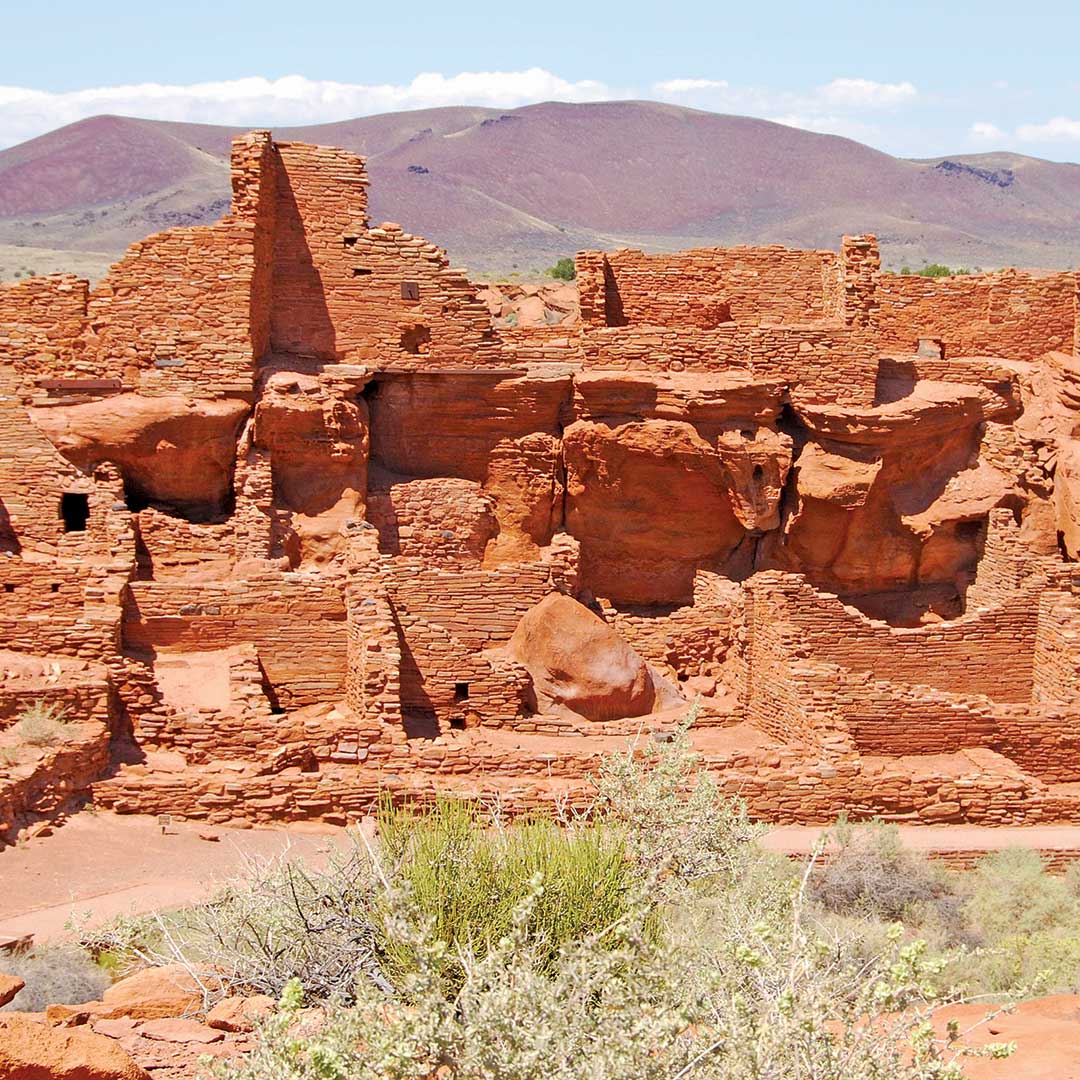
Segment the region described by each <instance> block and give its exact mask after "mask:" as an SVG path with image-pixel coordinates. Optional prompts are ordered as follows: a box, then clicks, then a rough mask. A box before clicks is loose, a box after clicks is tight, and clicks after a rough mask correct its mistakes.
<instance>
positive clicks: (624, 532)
mask: <svg viewBox="0 0 1080 1080" xmlns="http://www.w3.org/2000/svg"><path fill="white" fill-rule="evenodd" d="M563 452H564V455H565V459H566V483H567V496H568V504H567V513H566V525H567V529H568V530H569V532H570V533H571V534H572V535H573V536H575V537H576V538H577V539H578V540H580V541H581V557H582V580H583V581H584V583H585V584H586V586H587V587H588V588H591V589H592V590H593V591H594V592H595V593H597V594H598V595H600V596H609V597H611V598H612V599H616V600H622V601H626V602H629V603H639V604H664V603H673V602H677V601H680V600H685V599H686V598H687V597H688V596H689V595H690V594H691V593H692V591H693V579H694V573H695V572H696V571H697V570H698V569H699V568H704V569H719V568H720V567H722V566H723V565H724V564H725V562H727V560H729V559H730V558H731V557H732V555H734V553H735V551H736V549H737V548H738V547H739V545H740V543H742V541H743V538H744V536H745V530H744V528H743V526H742V523H741V522H740V521H739V519H738V518H737V517H736V516H735V512H734V510H733V509H732V505H731V499H730V497H729V494H728V488H727V473H726V471H725V469H724V468H723V466H722V464H721V462H720V458H719V456H718V455H717V453H716V451H715V450H714V449H713V447H711V446H710V445H709V444H708V443H707V442H705V440H704V439H702V438H701V436H700V435H698V433H697V432H696V431H695V430H694V428H693V427H692V426H691V425H690V424H686V423H681V422H678V421H671V420H645V421H642V422H640V423H630V424H622V425H619V426H618V427H615V428H611V427H608V426H607V425H606V424H598V423H593V422H590V421H578V422H577V423H575V424H572V425H571V426H570V427H569V428H567V430H566V433H565V435H564V437H563Z"/></svg>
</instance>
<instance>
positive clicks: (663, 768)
mask: <svg viewBox="0 0 1080 1080" xmlns="http://www.w3.org/2000/svg"><path fill="white" fill-rule="evenodd" d="M696 716H697V706H694V707H693V708H691V710H690V713H689V716H688V717H687V719H686V721H685V722H684V723H683V724H682V725H681V726H680V727H679V728H678V729H677V730H676V731H675V732H674V733H673V735H672V736H671V737H670V739H669V741H667V742H664V743H657V742H655V741H652V740H649V741H647V742H645V743H644V744H641V745H638V744H637V743H633V744H631V745H630V746H629V747H628V748H627V749H626V751H625V752H624V753H620V754H611V755H609V756H608V757H606V758H605V759H604V761H603V763H602V764H601V767H600V770H599V773H598V775H597V777H596V778H595V781H594V782H595V785H596V790H597V805H596V812H597V814H598V816H599V817H600V820H601V821H603V822H605V823H606V824H608V825H609V826H612V827H616V828H619V829H621V830H622V831H623V834H624V835H625V837H626V844H627V848H628V851H629V854H630V855H631V856H632V857H633V859H634V860H635V862H636V863H637V864H638V866H639V867H640V868H641V870H642V872H643V873H645V874H646V875H647V876H648V877H650V878H651V879H653V884H654V885H659V886H660V887H661V888H662V887H663V883H668V884H671V885H673V886H675V887H676V888H678V887H681V886H683V885H686V884H688V883H692V882H696V881H701V880H706V879H719V880H726V881H731V880H733V879H734V878H736V877H738V876H739V875H740V874H742V873H744V872H746V871H747V869H748V867H749V866H750V864H751V863H753V862H755V861H756V860H758V859H759V858H760V857H761V849H760V847H759V846H758V845H757V843H756V841H757V839H758V838H759V837H760V836H761V835H762V833H763V832H764V827H763V826H761V825H757V824H754V823H753V822H752V821H751V820H750V817H749V815H748V813H747V810H746V805H745V803H743V802H742V801H741V800H739V799H732V798H728V797H726V796H723V795H721V794H720V791H719V789H718V788H717V786H716V781H715V780H713V778H712V777H711V776H710V775H709V774H708V773H707V772H705V771H704V770H702V769H700V768H699V765H700V759H699V756H698V755H697V754H696V753H695V752H694V750H693V748H692V747H691V745H690V739H689V735H688V732H689V729H690V727H691V725H692V724H693V722H694V720H695V719H696Z"/></svg>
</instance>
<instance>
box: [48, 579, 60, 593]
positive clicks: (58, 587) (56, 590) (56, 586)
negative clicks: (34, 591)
mask: <svg viewBox="0 0 1080 1080" xmlns="http://www.w3.org/2000/svg"><path fill="white" fill-rule="evenodd" d="M49 588H50V589H51V590H52V591H53V592H59V591H60V586H59V585H58V584H57V583H56V582H55V581H54V582H53V583H52V584H51V585H50V586H49Z"/></svg>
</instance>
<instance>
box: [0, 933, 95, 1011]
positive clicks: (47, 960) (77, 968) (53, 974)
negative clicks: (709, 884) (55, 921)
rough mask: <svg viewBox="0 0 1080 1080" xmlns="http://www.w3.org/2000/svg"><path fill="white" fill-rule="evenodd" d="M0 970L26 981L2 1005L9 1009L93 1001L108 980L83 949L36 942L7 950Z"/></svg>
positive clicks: (28, 1008)
mask: <svg viewBox="0 0 1080 1080" xmlns="http://www.w3.org/2000/svg"><path fill="white" fill-rule="evenodd" d="M0 970H2V971H3V972H4V974H5V975H14V976H16V977H17V978H19V979H22V980H23V982H25V983H26V985H25V986H24V987H23V988H22V989H21V990H20V991H19V992H18V993H17V994H16V995H15V997H14V998H13V999H12V1000H11V1001H10V1002H9V1003H8V1004H7V1005H5V1006H4V1009H5V1010H7V1011H9V1012H10V1011H19V1012H41V1011H42V1010H43V1009H44V1008H45V1006H46V1005H81V1004H82V1003H83V1002H84V1001H96V1000H98V999H99V998H100V997H101V995H102V994H103V993H104V992H105V989H106V987H107V986H108V985H109V983H110V982H111V981H112V980H111V979H110V978H109V974H108V972H106V971H105V970H103V969H102V968H101V967H99V966H98V965H97V964H96V963H94V960H93V958H92V957H91V956H90V955H89V954H88V953H87V952H86V951H85V950H84V949H80V948H77V947H75V946H72V945H57V946H48V945H39V946H37V947H36V948H34V949H31V950H29V951H28V952H15V953H9V954H8V955H6V956H5V957H4V958H3V960H2V961H0Z"/></svg>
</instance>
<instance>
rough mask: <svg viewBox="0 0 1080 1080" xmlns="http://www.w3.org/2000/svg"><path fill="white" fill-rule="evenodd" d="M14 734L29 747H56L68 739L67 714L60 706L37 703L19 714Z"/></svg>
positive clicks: (13, 729) (13, 730) (14, 726)
mask: <svg viewBox="0 0 1080 1080" xmlns="http://www.w3.org/2000/svg"><path fill="white" fill-rule="evenodd" d="M12 732H13V733H14V735H15V737H16V738H17V739H18V740H19V742H22V743H26V744H27V745H29V746H54V745H56V744H57V743H60V742H63V741H64V739H65V738H66V737H67V734H68V718H67V713H66V712H65V711H64V709H63V708H61V707H60V706H58V705H46V704H45V702H43V701H35V702H34V703H33V704H32V705H28V706H27V707H26V708H25V709H23V711H22V712H21V713H19V719H18V720H16V721H15V723H14V724H13V725H12Z"/></svg>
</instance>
